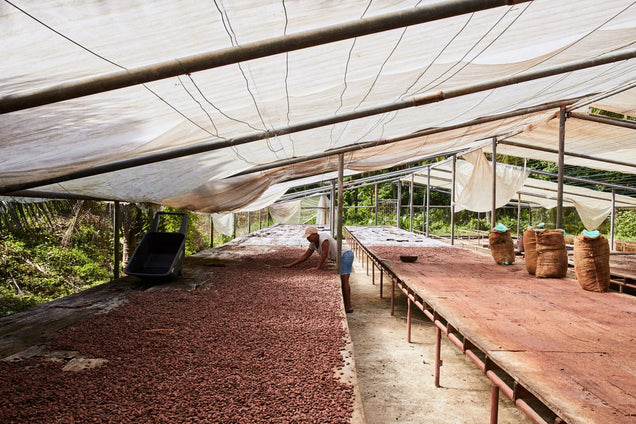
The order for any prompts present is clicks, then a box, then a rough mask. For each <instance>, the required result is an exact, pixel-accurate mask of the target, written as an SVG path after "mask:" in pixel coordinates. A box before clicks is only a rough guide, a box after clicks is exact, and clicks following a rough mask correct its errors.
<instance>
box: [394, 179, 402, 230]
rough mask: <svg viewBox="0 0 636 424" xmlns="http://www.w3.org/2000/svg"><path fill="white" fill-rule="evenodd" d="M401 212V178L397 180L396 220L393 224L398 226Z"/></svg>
mask: <svg viewBox="0 0 636 424" xmlns="http://www.w3.org/2000/svg"><path fill="white" fill-rule="evenodd" d="M401 212H402V180H397V213H396V215H397V220H396V223H395V226H396V227H397V228H400V218H401Z"/></svg>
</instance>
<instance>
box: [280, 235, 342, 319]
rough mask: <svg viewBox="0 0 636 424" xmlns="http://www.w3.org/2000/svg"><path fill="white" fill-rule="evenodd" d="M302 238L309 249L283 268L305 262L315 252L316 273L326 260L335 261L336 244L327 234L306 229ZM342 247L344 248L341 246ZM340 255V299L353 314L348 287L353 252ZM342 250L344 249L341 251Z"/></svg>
mask: <svg viewBox="0 0 636 424" xmlns="http://www.w3.org/2000/svg"><path fill="white" fill-rule="evenodd" d="M303 238H306V239H307V241H308V242H309V248H308V249H307V250H306V251H305V253H303V254H302V256H301V257H300V258H298V259H296V260H295V261H294V262H292V263H289V264H286V265H283V268H290V267H292V266H294V265H297V264H299V263H301V262H305V261H306V260H307V259H309V257H310V256H311V255H312V254H313V253H314V252H315V251H316V252H318V254H319V255H320V259H319V261H318V266H317V267H316V271H318V270H320V268H321V267H322V265H323V264H324V263H325V261H326V260H327V259H329V260H332V261H335V260H336V255H337V254H338V253H337V252H338V244H337V243H336V240H335V239H334V238H333V237H332V236H331V234H329V233H328V232H320V233H319V232H318V230H317V229H316V227H307V230H305V234H304V235H303ZM343 247H344V246H343ZM346 249H347V250H346V251H344V252H343V253H342V260H341V261H340V284H341V286H342V298H343V300H344V304H345V311H346V312H347V313H350V312H353V308H352V307H351V287H350V286H349V275H350V274H351V268H352V266H353V251H352V250H351V249H349V248H346ZM343 250H344V249H343Z"/></svg>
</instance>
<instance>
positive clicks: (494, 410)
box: [490, 384, 499, 424]
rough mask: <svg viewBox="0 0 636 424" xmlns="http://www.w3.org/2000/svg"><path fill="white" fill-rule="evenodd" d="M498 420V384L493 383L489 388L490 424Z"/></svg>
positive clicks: (494, 423)
mask: <svg viewBox="0 0 636 424" xmlns="http://www.w3.org/2000/svg"><path fill="white" fill-rule="evenodd" d="M498 420H499V386H497V385H496V384H493V385H492V386H491V388H490V424H497V421H498Z"/></svg>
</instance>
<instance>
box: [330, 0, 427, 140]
mask: <svg viewBox="0 0 636 424" xmlns="http://www.w3.org/2000/svg"><path fill="white" fill-rule="evenodd" d="M421 2H422V0H419V1H418V2H417V3H416V4H415V5H414V6H413V7H414V8H417V6H418V5H419V4H420V3H421ZM370 5H371V3H369V4H368V6H367V9H366V10H365V12H364V13H366V12H367V10H368V8H369V6H370ZM363 16H364V14H363ZM408 29H409V27H405V28H403V29H402V33H401V34H400V36H399V38H398V40H397V41H396V42H395V45H394V46H393V48H392V49H391V51H390V52H389V53H388V55H387V56H386V58H385V59H384V61H383V62H382V65H381V66H380V69H379V70H378V71H377V72H376V75H375V78H374V79H373V82H372V83H371V85H370V86H369V87H368V89H367V92H366V94H364V96H362V99H360V101H359V102H358V105H357V106H356V107H355V108H354V109H353V110H354V111H355V110H358V109H359V108H360V106H361V105H362V103H364V101H365V100H366V99H367V98H368V97H369V95H370V94H371V91H373V88H374V87H375V85H376V84H377V82H378V80H379V78H380V76H381V75H382V71H383V70H384V67H385V66H386V64H387V63H388V62H389V60H390V59H391V57H392V56H393V54H394V53H395V51H396V50H397V48H398V47H399V45H400V44H401V42H402V40H403V39H404V35H405V34H406V32H407V31H408ZM350 53H351V51H350ZM388 115H390V114H382V115H380V116H379V117H378V118H377V119H376V123H375V124H373V125H372V128H371V129H370V130H369V131H367V134H369V133H370V132H371V131H373V129H375V128H377V126H378V125H381V124H382V122H383V120H384V119H385V118H386V116H388ZM348 125H349V122H346V123H345V125H344V128H343V129H342V131H341V132H340V135H339V136H338V138H337V139H336V141H335V142H333V141H332V144H331V147H333V145H334V144H338V143H339V141H340V140H341V138H342V136H343V135H344V133H345V131H346V129H347V127H348ZM382 134H384V128H383V129H382ZM358 140H361V138H358Z"/></svg>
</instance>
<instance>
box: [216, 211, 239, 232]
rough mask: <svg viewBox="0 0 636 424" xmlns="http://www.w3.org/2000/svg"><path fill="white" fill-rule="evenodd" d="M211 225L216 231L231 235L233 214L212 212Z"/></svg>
mask: <svg viewBox="0 0 636 424" xmlns="http://www.w3.org/2000/svg"><path fill="white" fill-rule="evenodd" d="M212 225H213V227H214V231H216V232H217V233H221V234H224V235H226V236H230V237H232V236H233V235H234V214H233V213H213V214H212Z"/></svg>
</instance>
